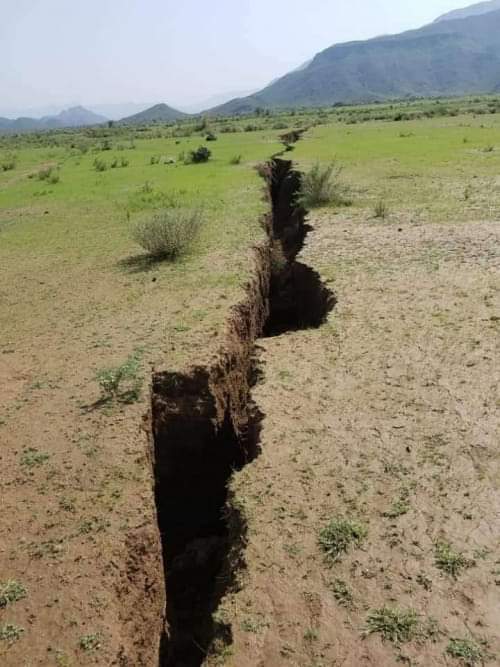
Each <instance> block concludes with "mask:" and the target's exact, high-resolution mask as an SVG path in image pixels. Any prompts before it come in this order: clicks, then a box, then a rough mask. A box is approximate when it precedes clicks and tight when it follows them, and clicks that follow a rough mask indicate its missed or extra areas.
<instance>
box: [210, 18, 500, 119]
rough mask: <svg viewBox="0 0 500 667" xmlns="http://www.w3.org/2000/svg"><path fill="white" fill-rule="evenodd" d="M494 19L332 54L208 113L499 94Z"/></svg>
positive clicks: (435, 26)
mask: <svg viewBox="0 0 500 667" xmlns="http://www.w3.org/2000/svg"><path fill="white" fill-rule="evenodd" d="M499 34H500V11H493V12H489V13H487V14H483V15H478V16H470V17H468V18H465V19H458V20H457V19H455V20H442V21H439V22H436V23H432V24H430V25H428V26H425V27H423V28H420V29H418V30H411V31H408V32H405V33H402V34H399V35H390V36H384V37H377V38H375V39H371V40H368V41H364V42H348V43H345V44H338V45H335V46H332V47H330V48H328V49H326V50H325V51H322V52H321V53H319V54H317V55H316V56H315V57H314V59H313V60H312V61H311V63H310V64H309V65H308V66H307V67H305V68H304V69H302V70H299V71H294V72H291V73H290V74H287V75H286V76H284V77H282V78H281V79H278V80H277V81H275V82H273V83H272V84H270V85H269V86H267V87H266V88H264V90H262V91H260V92H259V93H256V94H255V95H253V96H252V97H251V98H244V99H240V100H232V101H231V102H228V103H227V104H225V105H222V106H220V107H217V108H216V109H213V110H211V113H215V114H232V113H242V112H243V113H244V112H246V111H248V110H249V109H251V108H255V107H257V106H262V107H293V106H322V105H329V104H334V103H340V102H354V103H356V102H370V101H375V100H387V99H394V98H401V97H405V96H437V95H462V94H468V93H489V92H496V91H498V90H500V40H499V39H498V35H499Z"/></svg>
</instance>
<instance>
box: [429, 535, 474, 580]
mask: <svg viewBox="0 0 500 667" xmlns="http://www.w3.org/2000/svg"><path fill="white" fill-rule="evenodd" d="M434 562H435V564H436V567H437V568H439V569H440V570H442V571H443V572H446V574H449V575H451V576H452V577H453V578H454V579H456V578H457V577H458V575H459V574H460V573H461V572H462V570H465V569H467V568H469V567H472V566H473V565H474V564H475V563H474V561H473V560H470V559H469V558H466V557H465V556H464V554H463V553H461V552H459V551H455V549H454V548H453V547H452V546H451V544H449V543H448V542H438V543H437V544H436V546H435V553H434Z"/></svg>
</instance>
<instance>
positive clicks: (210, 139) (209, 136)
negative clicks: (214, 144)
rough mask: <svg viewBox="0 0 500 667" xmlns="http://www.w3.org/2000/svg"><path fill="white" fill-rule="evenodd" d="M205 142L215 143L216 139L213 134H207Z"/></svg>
mask: <svg viewBox="0 0 500 667" xmlns="http://www.w3.org/2000/svg"><path fill="white" fill-rule="evenodd" d="M205 141H217V137H216V136H215V134H214V133H213V132H209V133H208V134H207V136H206V137H205Z"/></svg>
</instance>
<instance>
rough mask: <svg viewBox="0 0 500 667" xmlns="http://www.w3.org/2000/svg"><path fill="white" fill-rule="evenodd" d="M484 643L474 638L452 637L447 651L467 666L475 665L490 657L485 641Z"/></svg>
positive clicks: (472, 666)
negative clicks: (479, 642)
mask: <svg viewBox="0 0 500 667" xmlns="http://www.w3.org/2000/svg"><path fill="white" fill-rule="evenodd" d="M482 644H483V645H481V644H478V643H477V642H476V641H474V640H473V639H450V642H449V644H448V646H447V647H446V653H447V654H448V655H451V657H452V658H457V660H460V661H461V662H462V664H463V665H466V667H474V665H477V664H478V663H484V661H485V660H486V659H488V657H489V656H488V655H487V652H486V651H485V645H484V643H483V642H482Z"/></svg>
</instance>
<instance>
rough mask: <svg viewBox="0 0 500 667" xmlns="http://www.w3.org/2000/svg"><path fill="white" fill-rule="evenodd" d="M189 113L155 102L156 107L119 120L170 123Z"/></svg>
mask: <svg viewBox="0 0 500 667" xmlns="http://www.w3.org/2000/svg"><path fill="white" fill-rule="evenodd" d="M188 115H189V114H187V113H183V112H182V111H178V110H177V109H173V108H172V107H169V106H168V104H155V106H154V107H151V108H150V109H146V110H145V111H141V112H140V113H136V114H134V115H133V116H127V118H122V119H121V120H120V121H119V122H120V123H121V124H123V125H142V124H147V123H170V122H173V121H176V120H181V119H182V118H187V117H188Z"/></svg>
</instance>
